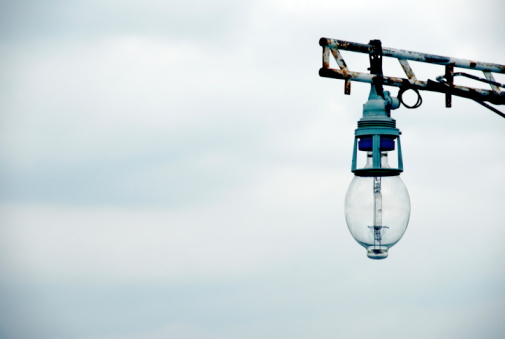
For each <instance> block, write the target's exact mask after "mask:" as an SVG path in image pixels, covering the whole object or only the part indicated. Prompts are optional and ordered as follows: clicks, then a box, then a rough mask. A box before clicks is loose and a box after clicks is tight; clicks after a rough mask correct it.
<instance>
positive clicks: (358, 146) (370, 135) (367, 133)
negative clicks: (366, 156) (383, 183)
mask: <svg viewBox="0 0 505 339" xmlns="http://www.w3.org/2000/svg"><path fill="white" fill-rule="evenodd" d="M383 93H384V97H382V96H380V95H379V94H377V91H376V89H375V85H372V86H371V90H370V95H369V97H368V101H367V103H366V104H364V105H363V117H362V118H361V119H360V120H359V121H358V128H357V129H356V130H355V132H354V135H355V137H354V149H353V155H352V169H351V171H352V172H353V173H354V174H355V175H357V176H362V177H371V176H394V175H399V174H400V173H401V172H403V158H402V149H401V143H400V134H401V132H400V130H399V129H397V128H396V120H395V119H393V118H391V116H390V112H391V110H392V109H396V108H398V107H399V104H400V103H399V101H398V99H397V98H392V97H391V96H390V95H389V92H387V91H384V92H383ZM395 143H396V146H397V154H398V162H397V164H398V166H397V168H389V167H383V166H382V165H381V153H382V152H389V151H394V150H395ZM358 150H359V151H364V152H367V153H370V152H371V153H372V165H371V166H367V167H364V168H357V158H358Z"/></svg>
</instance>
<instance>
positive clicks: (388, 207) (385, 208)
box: [345, 152, 410, 259]
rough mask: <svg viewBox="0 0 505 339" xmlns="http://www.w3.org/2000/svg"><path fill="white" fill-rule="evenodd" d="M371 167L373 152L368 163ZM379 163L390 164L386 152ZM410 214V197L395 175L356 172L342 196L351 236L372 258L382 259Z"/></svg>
mask: <svg viewBox="0 0 505 339" xmlns="http://www.w3.org/2000/svg"><path fill="white" fill-rule="evenodd" d="M365 167H372V153H371V152H369V153H368V156H367V165H366V166H365ZM381 167H383V168H385V167H389V165H388V162H387V152H381ZM409 217H410V198H409V193H408V191H407V188H406V187H405V185H404V184H403V181H402V179H400V177H399V176H398V175H397V176H386V177H359V176H355V177H354V179H353V180H352V181H351V184H350V185H349V189H348V190H347V194H346V197H345V219H346V222H347V226H348V227H349V231H350V232H351V234H352V236H353V237H354V239H355V240H356V241H357V242H358V243H359V244H360V245H361V246H363V247H365V248H366V249H367V255H368V257H369V258H371V259H384V258H386V257H387V256H388V249H389V248H390V247H392V246H394V245H395V244H396V243H397V242H398V241H399V240H400V239H401V237H402V236H403V234H404V233H405V230H406V229H407V225H408V223H409Z"/></svg>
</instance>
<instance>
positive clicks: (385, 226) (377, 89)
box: [319, 38, 505, 259]
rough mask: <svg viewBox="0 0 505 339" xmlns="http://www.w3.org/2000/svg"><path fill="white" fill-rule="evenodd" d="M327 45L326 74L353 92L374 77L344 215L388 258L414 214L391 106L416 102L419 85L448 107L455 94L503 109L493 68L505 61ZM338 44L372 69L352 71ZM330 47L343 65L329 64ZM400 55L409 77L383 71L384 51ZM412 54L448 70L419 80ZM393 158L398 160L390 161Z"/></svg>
mask: <svg viewBox="0 0 505 339" xmlns="http://www.w3.org/2000/svg"><path fill="white" fill-rule="evenodd" d="M320 45H321V46H322V47H323V68H321V69H320V71H319V74H320V75H321V76H323V77H329V78H336V79H342V80H345V94H350V89H351V83H350V81H360V82H368V83H371V84H372V85H371V89H370V94H369V97H368V101H367V102H366V103H365V104H364V105H363V116H362V118H361V119H360V120H359V121H358V128H357V129H356V130H355V133H354V135H355V137H354V149H353V156H352V166H351V171H352V172H353V173H354V178H353V179H352V181H351V184H350V185H349V188H348V190H347V193H346V196H345V219H346V222H347V226H348V228H349V231H350V232H351V235H352V236H353V237H354V239H355V240H356V241H357V242H358V243H359V244H360V245H361V246H363V247H365V248H366V250H367V256H368V258H370V259H384V258H387V256H388V250H389V248H391V247H392V246H394V245H395V244H396V243H398V241H399V240H400V239H401V238H402V236H403V235H404V233H405V231H406V229H407V225H408V223H409V218H410V198H409V193H408V191H407V188H406V187H405V185H404V184H403V181H402V180H401V178H400V174H401V173H402V172H403V158H402V149H401V143H400V134H401V132H400V130H399V129H397V128H396V121H395V120H394V119H393V118H392V117H391V110H394V109H396V108H398V107H399V106H400V104H403V105H404V106H405V107H407V108H417V107H419V106H420V105H421V103H422V99H421V95H420V94H419V91H420V90H427V91H434V92H440V93H445V95H446V107H451V95H457V96H461V97H465V98H469V99H472V100H475V101H476V102H478V103H479V104H481V105H483V106H485V107H486V108H489V109H490V110H492V111H493V112H495V113H497V114H498V115H500V116H502V117H505V114H504V113H502V112H500V111H499V110H497V109H496V108H495V107H493V106H491V105H489V104H488V103H492V104H495V105H502V104H505V92H503V91H501V88H504V87H505V85H503V84H500V83H498V82H496V81H495V80H494V78H493V75H492V73H493V72H494V73H505V66H503V65H497V64H490V63H483V62H475V61H470V60H463V59H455V58H449V57H443V56H437V55H432V54H424V53H418V52H410V51H405V50H395V49H391V48H384V49H383V48H382V45H381V42H380V40H371V41H370V43H369V44H368V45H365V44H358V43H353V42H347V41H342V40H334V39H327V38H321V40H320ZM339 49H345V50H349V51H353V52H359V53H368V54H369V57H370V68H369V70H370V74H366V73H360V72H352V71H350V70H349V69H348V68H347V65H346V63H345V61H344V59H343V58H342V56H341V54H340V53H339ZM330 53H331V54H332V55H333V56H334V58H335V61H336V62H337V64H338V66H339V68H338V69H335V68H330V60H329V56H330ZM383 56H389V57H393V58H396V59H398V61H399V62H400V65H401V66H402V68H403V70H404V71H405V74H406V75H407V78H406V79H404V78H397V77H387V76H384V75H383V72H382V57H383ZM407 60H415V61H420V62H425V63H431V64H438V65H445V75H444V76H440V77H437V82H434V81H432V80H427V81H420V80H418V79H417V78H416V77H415V75H414V72H413V71H412V69H411V68H410V65H409V63H408V61H407ZM455 66H456V67H461V68H468V69H473V70H479V71H482V72H483V73H484V76H485V78H479V77H476V76H474V75H471V74H466V73H461V72H458V73H454V67H455ZM454 76H465V77H467V78H471V79H474V80H477V81H481V82H485V83H487V84H488V85H490V86H491V90H485V89H480V88H472V87H464V86H457V85H455V84H454ZM383 85H389V86H397V87H400V91H399V93H398V98H393V97H391V95H390V93H389V92H388V91H384V90H383ZM406 90H414V91H415V92H416V93H417V95H418V99H417V102H416V103H415V104H414V105H412V106H409V105H407V104H405V103H404V102H403V100H402V94H403V93H404V92H405V91H406ZM389 161H392V162H394V164H392V165H390V164H389Z"/></svg>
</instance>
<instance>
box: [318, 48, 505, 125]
mask: <svg viewBox="0 0 505 339" xmlns="http://www.w3.org/2000/svg"><path fill="white" fill-rule="evenodd" d="M319 44H320V45H321V46H322V47H323V67H322V68H321V69H320V70H319V75H320V76H322V77H326V78H334V79H341V80H344V81H345V91H344V93H345V94H350V93H351V81H359V82H367V83H374V84H377V85H378V84H380V85H381V86H382V85H387V86H396V87H400V88H401V91H403V92H404V91H405V90H407V89H413V90H415V91H416V92H417V93H419V91H431V92H439V93H444V94H445V104H446V107H451V105H452V102H451V101H452V100H451V99H452V96H453V95H455V96H459V97H463V98H468V99H472V100H475V101H477V102H478V103H480V104H482V105H483V106H485V107H487V108H489V109H491V110H492V111H493V112H495V113H497V114H499V115H501V116H502V117H504V118H505V114H504V113H502V112H500V111H498V110H497V109H496V108H494V107H492V106H490V105H489V103H491V104H494V105H505V91H503V90H501V88H504V87H505V86H503V84H500V83H497V82H496V81H495V80H494V77H493V73H502V74H505V65H499V64H492V63H486V62H477V61H472V60H465V59H458V58H452V57H445V56H440V55H434V54H426V53H420V52H412V51H406V50H400V49H393V48H388V47H382V46H381V44H380V40H371V41H370V43H369V44H360V43H356V42H349V41H343V40H336V39H330V38H321V39H320V40H319ZM339 50H346V51H351V52H357V53H365V54H369V56H370V74H369V73H362V72H353V71H350V70H349V68H348V67H347V65H346V63H345V61H344V59H343V58H342V55H341V53H340V52H339ZM330 54H331V55H333V57H334V59H335V60H336V62H337V65H338V67H339V68H331V67H330ZM378 55H380V56H379V57H377V56H378ZM382 57H391V58H396V59H397V60H398V61H399V63H400V65H401V66H402V69H403V71H404V72H405V74H406V76H407V78H399V77H392V76H386V75H384V74H383V72H382ZM378 58H379V59H380V65H381V66H380V69H378V68H377V67H379V66H378V62H379V61H378V60H377V59H378ZM408 60H412V61H418V62H424V63H429V64H436V65H443V66H445V74H444V76H440V77H437V81H433V80H430V79H427V80H425V81H423V80H418V79H417V78H416V76H415V74H414V72H413V70H412V68H411V66H410V64H409V62H408ZM456 67H457V68H465V69H471V70H476V71H482V72H483V74H484V77H485V79H482V78H478V77H475V76H472V75H470V74H465V73H460V72H457V73H455V72H454V68H456ZM455 75H464V76H467V77H469V78H473V79H475V80H479V81H483V82H486V83H487V84H488V85H489V86H490V87H491V89H490V90H487V89H481V88H474V87H467V86H459V85H455V84H454V76H455ZM416 107H418V106H416Z"/></svg>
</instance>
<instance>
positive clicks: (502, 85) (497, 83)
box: [437, 72, 505, 88]
mask: <svg viewBox="0 0 505 339" xmlns="http://www.w3.org/2000/svg"><path fill="white" fill-rule="evenodd" d="M458 75H459V76H463V77H467V78H470V79H473V80H477V81H482V82H485V83H487V84H490V85H493V86H497V87H502V88H504V87H505V84H501V83H499V82H496V81H492V80H488V79H484V78H480V77H478V76H475V75H473V74H468V73H464V72H456V73H454V74H453V76H458ZM437 81H438V82H442V83H447V78H446V77H445V76H444V75H441V76H438V77H437Z"/></svg>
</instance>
